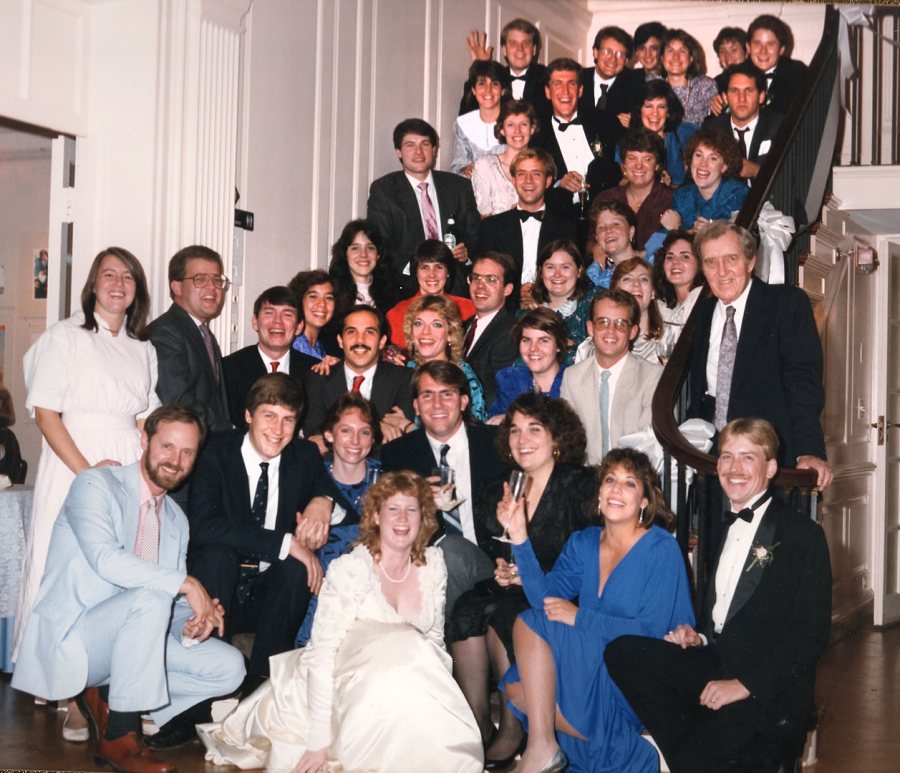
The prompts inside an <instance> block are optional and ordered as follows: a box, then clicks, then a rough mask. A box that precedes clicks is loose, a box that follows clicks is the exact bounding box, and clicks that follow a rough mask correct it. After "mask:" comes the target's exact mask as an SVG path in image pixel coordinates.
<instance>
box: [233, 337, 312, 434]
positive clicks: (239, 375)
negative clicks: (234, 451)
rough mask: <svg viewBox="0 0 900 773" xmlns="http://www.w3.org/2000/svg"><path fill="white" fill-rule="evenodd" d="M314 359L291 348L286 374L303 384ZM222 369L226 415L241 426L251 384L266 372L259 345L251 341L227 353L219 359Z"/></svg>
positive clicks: (243, 422)
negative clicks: (288, 371) (226, 395)
mask: <svg viewBox="0 0 900 773" xmlns="http://www.w3.org/2000/svg"><path fill="white" fill-rule="evenodd" d="M317 362H318V360H317V359H316V358H315V357H310V356H309V355H308V354H302V353H301V352H298V351H297V350H296V349H291V354H290V361H289V363H288V369H289V370H290V373H289V374H288V375H289V376H290V377H291V378H292V379H294V380H295V381H297V382H298V383H299V384H300V385H301V386H302V385H303V382H304V379H305V378H306V373H307V372H308V371H309V369H310V368H311V367H312V366H313V365H315V364H316V363H317ZM222 369H223V371H224V372H225V386H226V390H227V392H228V415H229V417H230V418H231V423H232V424H234V426H235V427H243V426H244V424H245V423H246V422H245V421H244V408H245V406H246V403H247V395H248V394H249V393H250V387H252V386H253V385H254V384H255V383H256V381H257V379H259V378H262V377H263V376H265V375H266V374H267V373H268V372H269V371H268V370H267V368H266V363H265V362H263V358H262V356H261V355H260V353H259V346H257V344H252V345H250V346H245V347H244V348H243V349H238V350H237V351H236V352H233V353H232V354H229V355H228V356H227V357H226V358H225V359H223V360H222Z"/></svg>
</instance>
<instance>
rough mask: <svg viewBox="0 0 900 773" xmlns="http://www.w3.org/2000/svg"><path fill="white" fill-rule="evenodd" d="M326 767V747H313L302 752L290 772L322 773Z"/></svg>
mask: <svg viewBox="0 0 900 773" xmlns="http://www.w3.org/2000/svg"><path fill="white" fill-rule="evenodd" d="M327 769H328V749H314V750H312V751H309V750H307V751H305V752H303V756H302V757H301V758H300V761H299V762H298V763H297V764H296V765H295V766H294V769H293V770H292V771H291V773H324V771H325V770H327Z"/></svg>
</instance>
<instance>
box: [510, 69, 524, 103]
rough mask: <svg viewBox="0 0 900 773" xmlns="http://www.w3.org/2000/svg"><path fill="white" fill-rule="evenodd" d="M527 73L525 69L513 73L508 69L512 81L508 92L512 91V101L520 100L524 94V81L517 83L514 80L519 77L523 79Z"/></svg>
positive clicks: (517, 81)
mask: <svg viewBox="0 0 900 773" xmlns="http://www.w3.org/2000/svg"><path fill="white" fill-rule="evenodd" d="M527 72H528V68H527V67H526V68H525V69H524V70H522V72H515V71H514V70H513V69H512V68H511V67H510V68H509V75H510V78H511V79H512V85H511V86H510V90H511V91H512V95H513V99H522V95H523V94H524V93H525V81H519V80H516V78H517V77H519V76H522V77H523V78H524V77H525V74H526V73H527Z"/></svg>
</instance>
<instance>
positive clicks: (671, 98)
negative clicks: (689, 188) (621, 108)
mask: <svg viewBox="0 0 900 773" xmlns="http://www.w3.org/2000/svg"><path fill="white" fill-rule="evenodd" d="M651 99H664V100H666V122H665V124H664V125H663V131H664V132H671V131H674V130H675V129H676V128H677V127H678V125H679V124H680V123H681V122H682V121H683V120H684V105H682V104H681V100H680V99H679V98H678V95H677V94H676V93H675V92H674V91H672V87H671V86H670V85H669V84H668V83H666V81H664V80H663V79H662V78H655V79H654V80H652V81H645V82H644V87H643V89H641V93H640V94H639V95H638V98H637V100H635V103H634V108H633V109H632V111H631V124H630V125H631V126H633V127H634V128H638V127H639V126H643V125H644V124H643V123H642V121H641V108H642V107H643V106H644V103H645V102H649V101H650V100H651ZM645 128H646V127H645ZM663 161H665V153H663Z"/></svg>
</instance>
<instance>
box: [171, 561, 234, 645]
mask: <svg viewBox="0 0 900 773" xmlns="http://www.w3.org/2000/svg"><path fill="white" fill-rule="evenodd" d="M178 592H179V593H183V594H184V598H185V600H186V601H187V603H188V606H190V608H191V611H192V612H193V613H194V614H193V616H192V617H190V618H189V619H188V621H187V623H185V625H184V628H183V629H182V633H183V634H184V635H185V636H187V637H188V638H189V639H197V640H198V641H203V640H204V639H206V638H207V637H209V635H210V634H211V633H212V632H213V631H214V630H218V632H219V636H224V635H225V610H224V609H223V608H222V605H221V604H220V603H219V600H218V599H211V598H210V597H209V594H208V593H207V592H206V588H204V587H203V583H201V582H200V580H198V579H197V578H196V577H191V576H190V575H188V576H187V577H185V578H184V582H182V583H181V587H180V588H179V589H178Z"/></svg>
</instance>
